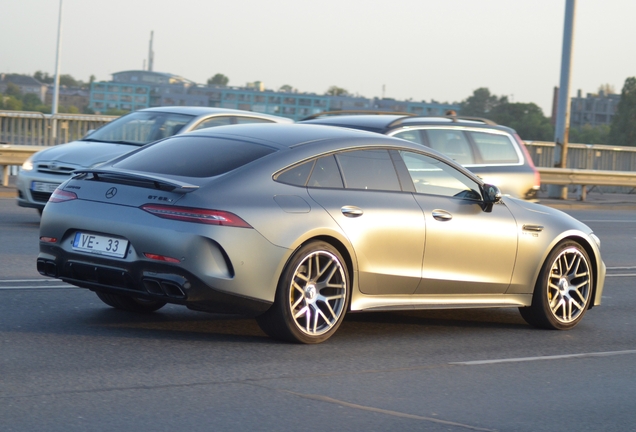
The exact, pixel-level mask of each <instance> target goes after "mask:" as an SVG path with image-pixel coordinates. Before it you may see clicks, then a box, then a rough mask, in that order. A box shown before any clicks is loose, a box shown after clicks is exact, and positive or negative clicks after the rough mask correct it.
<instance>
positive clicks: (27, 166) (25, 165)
mask: <svg viewBox="0 0 636 432" xmlns="http://www.w3.org/2000/svg"><path fill="white" fill-rule="evenodd" d="M22 169H23V170H24V171H33V160H32V159H31V158H28V159H27V160H25V161H24V163H23V164H22Z"/></svg>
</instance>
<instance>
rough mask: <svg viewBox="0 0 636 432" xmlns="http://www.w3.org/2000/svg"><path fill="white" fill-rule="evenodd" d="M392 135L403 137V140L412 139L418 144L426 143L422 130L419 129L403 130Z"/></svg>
mask: <svg viewBox="0 0 636 432" xmlns="http://www.w3.org/2000/svg"><path fill="white" fill-rule="evenodd" d="M392 136H394V137H396V138H402V139H403V140H407V141H411V142H414V143H417V144H422V145H424V140H423V139H422V135H421V132H420V130H418V129H407V130H403V131H400V132H398V133H395V134H393V135H392Z"/></svg>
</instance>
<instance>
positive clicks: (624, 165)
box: [526, 141, 636, 171]
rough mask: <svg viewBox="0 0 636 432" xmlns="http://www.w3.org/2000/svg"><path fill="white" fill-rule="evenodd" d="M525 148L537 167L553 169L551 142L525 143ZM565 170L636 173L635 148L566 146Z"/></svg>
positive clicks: (596, 145) (599, 145) (589, 145)
mask: <svg viewBox="0 0 636 432" xmlns="http://www.w3.org/2000/svg"><path fill="white" fill-rule="evenodd" d="M526 147H527V149H528V152H529V153H530V156H531V157H532V161H533V162H534V164H535V165H536V166H537V167H553V165H554V164H553V162H552V161H553V157H554V143H553V142H545V141H526ZM567 168H572V169H586V170H602V171H636V147H617V146H608V145H603V144H568V156H567Z"/></svg>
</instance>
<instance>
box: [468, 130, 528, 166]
mask: <svg viewBox="0 0 636 432" xmlns="http://www.w3.org/2000/svg"><path fill="white" fill-rule="evenodd" d="M470 135H471V137H472V138H473V141H474V142H475V145H476V146H477V150H478V151H479V153H480V154H481V159H482V162H483V163H488V164H494V163H519V155H518V154H517V151H516V150H515V147H514V144H513V143H512V141H511V139H510V138H509V137H508V135H502V134H494V133H487V132H470Z"/></svg>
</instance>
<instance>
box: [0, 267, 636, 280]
mask: <svg viewBox="0 0 636 432" xmlns="http://www.w3.org/2000/svg"><path fill="white" fill-rule="evenodd" d="M634 268H636V267H634ZM23 282H24V283H26V282H44V283H52V282H56V283H57V282H59V281H58V280H57V279H5V280H0V284H1V283H23Z"/></svg>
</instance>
